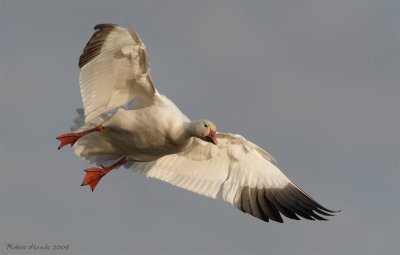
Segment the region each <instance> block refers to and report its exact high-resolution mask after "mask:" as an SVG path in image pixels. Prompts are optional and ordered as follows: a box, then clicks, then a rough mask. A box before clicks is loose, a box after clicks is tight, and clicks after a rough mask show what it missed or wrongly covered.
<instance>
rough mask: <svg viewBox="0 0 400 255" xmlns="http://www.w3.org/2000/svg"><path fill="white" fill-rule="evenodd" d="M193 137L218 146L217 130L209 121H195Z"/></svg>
mask: <svg viewBox="0 0 400 255" xmlns="http://www.w3.org/2000/svg"><path fill="white" fill-rule="evenodd" d="M194 124H195V136H196V137H198V138H200V139H201V140H203V141H206V142H209V143H213V144H215V145H217V144H218V140H217V128H216V126H215V125H214V123H212V122H211V121H209V120H199V121H195V122H194Z"/></svg>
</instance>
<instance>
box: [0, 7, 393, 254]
mask: <svg viewBox="0 0 400 255" xmlns="http://www.w3.org/2000/svg"><path fill="white" fill-rule="evenodd" d="M108 22H111V23H117V24H121V25H133V26H134V27H135V28H136V30H137V31H138V32H139V33H140V35H141V37H142V39H143V41H144V42H145V44H146V46H147V49H148V51H149V57H150V62H151V65H152V77H153V79H154V81H155V84H156V86H157V87H158V89H159V91H160V92H161V93H163V94H166V95H167V96H168V97H169V98H171V99H172V100H174V101H175V102H176V104H177V105H178V106H179V107H180V108H181V109H182V110H183V111H184V112H185V113H186V114H187V115H188V116H189V117H190V118H192V119H200V118H207V119H210V120H212V121H213V122H215V123H216V124H217V126H218V129H219V130H221V131H223V130H225V131H231V132H235V133H240V134H242V135H244V136H245V137H247V138H248V139H250V140H252V141H253V142H255V143H257V144H258V145H260V146H261V147H263V148H265V149H266V150H268V151H269V152H271V153H272V154H273V155H274V156H276V157H277V159H278V162H279V166H280V168H281V169H282V170H283V171H284V172H285V173H286V174H287V175H288V176H289V177H290V178H291V179H292V180H294V181H295V182H296V183H297V184H298V185H300V186H301V187H302V188H303V189H304V190H305V191H306V192H308V193H309V194H311V195H312V196H313V197H314V198H315V199H317V200H318V201H319V202H321V203H322V204H323V205H325V206H327V207H328V208H331V209H342V210H343V211H342V212H341V213H339V215H338V216H337V217H334V218H331V219H330V221H328V222H311V221H306V220H303V221H300V222H297V221H290V220H287V221H286V223H285V224H279V223H265V222H262V221H260V220H258V219H256V218H253V217H251V216H249V215H246V214H243V213H241V212H240V211H238V210H236V209H234V208H232V207H231V206H229V205H228V204H225V203H223V202H221V201H215V200H211V199H208V198H205V197H202V196H199V195H196V194H193V193H190V192H186V191H183V190H180V189H178V188H175V187H172V186H170V185H168V184H165V183H162V182H160V181H157V180H152V179H148V178H145V177H143V176H140V175H139V174H135V173H132V172H130V171H128V170H126V169H119V170H117V171H113V172H112V173H111V174H109V175H108V176H107V177H105V178H104V179H103V180H102V181H101V183H100V184H99V186H98V187H97V189H96V190H95V192H93V193H92V192H90V191H89V189H88V188H87V187H80V183H81V180H82V178H83V175H84V173H83V170H84V169H86V168H88V167H90V165H89V164H88V163H86V162H84V161H83V160H80V159H79V158H78V157H76V156H75V155H74V154H73V152H72V151H71V150H70V148H66V149H63V150H62V151H57V149H56V148H57V146H58V143H57V141H56V139H55V137H56V136H57V135H59V134H62V133H65V132H68V131H69V127H70V126H71V124H72V119H73V118H74V117H75V108H77V107H81V105H82V103H81V99H80V94H79V87H78V72H79V69H78V66H77V60H78V57H79V55H80V53H81V51H82V48H83V46H84V44H85V43H86V42H87V40H88V39H89V37H90V36H91V34H92V33H93V26H94V25H96V24H98V23H108ZM0 26H1V30H0V46H1V47H0V61H1V62H0V72H1V73H0V74H1V77H0V78H1V79H0V89H1V90H0V162H1V166H0V169H1V180H0V184H1V185H0V192H1V193H0V194H1V195H0V199H1V200H0V202H1V204H0V220H1V221H0V223H1V225H0V227H1V230H0V253H1V254H20V253H21V254H28V252H24V251H10V250H7V249H6V247H5V244H6V243H14V244H21V245H25V244H30V243H32V242H34V243H37V244H45V243H47V244H50V245H51V244H69V247H70V248H69V250H68V251H66V252H65V254H332V255H333V254H363V255H365V254H396V253H397V254H398V253H400V246H399V242H398V241H399V240H400V220H399V218H398V215H400V208H399V206H400V201H399V193H400V190H399V189H400V188H399V179H400V178H399V169H400V164H399V155H400V149H399V145H400V133H399V130H400V125H399V110H400V105H399V97H400V94H399V86H400V77H399V75H400V74H399V73H400V72H399V70H400V31H399V27H400V5H399V2H398V1H294V0H293V1H265V2H263V1H244V0H243V1H215V2H214V1H204V2H201V1H192V2H188V1H161V0H159V1H140V2H137V1H111V0H110V1H92V0H87V1H50V0H49V1H18V0H12V1H11V0H10V1H4V0H1V2H0ZM47 253H48V254H50V253H54V254H64V253H63V252H47ZM32 254H40V252H33V253H32Z"/></svg>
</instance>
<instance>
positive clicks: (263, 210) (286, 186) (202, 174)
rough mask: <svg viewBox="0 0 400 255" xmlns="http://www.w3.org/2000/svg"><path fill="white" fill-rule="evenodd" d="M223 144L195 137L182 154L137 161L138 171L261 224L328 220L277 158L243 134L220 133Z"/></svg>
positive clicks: (327, 213) (326, 212)
mask: <svg viewBox="0 0 400 255" xmlns="http://www.w3.org/2000/svg"><path fill="white" fill-rule="evenodd" d="M217 137H218V146H215V145H213V144H210V143H206V142H203V141H201V140H199V139H197V138H192V139H193V141H192V144H191V145H190V146H189V147H188V148H187V150H185V151H184V152H182V153H179V154H174V155H168V156H165V157H162V158H160V159H158V160H156V161H153V162H137V163H134V164H133V165H132V169H133V171H135V172H139V173H142V174H144V175H145V176H148V177H153V178H157V179H160V180H163V181H165V182H168V183H170V184H173V185H175V186H178V187H180V188H183V189H186V190H190V191H193V192H196V193H199V194H201V195H205V196H208V197H212V198H220V197H221V198H222V199H223V200H225V201H226V202H228V203H230V204H231V205H233V206H234V207H236V208H238V209H240V210H241V211H243V212H245V213H248V214H251V215H253V216H255V217H257V218H259V219H261V220H264V221H269V220H270V219H271V220H274V221H277V222H283V220H282V217H281V214H283V215H285V216H286V217H288V218H291V219H296V220H299V219H300V218H299V217H298V216H300V217H303V218H306V219H309V220H314V219H317V220H325V218H323V217H321V216H320V215H319V214H321V215H325V216H331V215H332V214H330V213H332V212H334V211H331V210H328V209H326V208H325V207H323V206H321V205H320V204H319V203H318V202H316V201H315V200H314V199H312V198H311V197H310V196H309V195H307V194H306V193H305V192H304V191H302V190H301V189H300V188H299V187H297V186H296V185H295V184H294V183H293V182H291V181H290V180H289V179H288V178H287V177H286V176H285V175H284V174H283V173H282V172H281V171H280V170H279V169H278V168H277V167H276V166H275V164H273V162H274V159H273V158H272V156H271V155H270V154H269V153H267V152H265V151H264V150H262V149H261V148H260V147H258V146H257V145H255V144H253V143H251V142H250V141H248V140H246V139H245V138H244V137H242V136H240V135H234V134H227V133H218V136H217Z"/></svg>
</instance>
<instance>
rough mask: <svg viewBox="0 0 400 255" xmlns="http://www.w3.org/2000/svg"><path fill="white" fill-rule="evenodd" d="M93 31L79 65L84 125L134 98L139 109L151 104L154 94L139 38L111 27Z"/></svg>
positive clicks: (101, 26)
mask: <svg viewBox="0 0 400 255" xmlns="http://www.w3.org/2000/svg"><path fill="white" fill-rule="evenodd" d="M95 29H98V31H96V32H95V33H94V34H93V36H92V38H91V39H90V40H89V42H88V43H87V45H86V47H85V49H84V51H83V53H82V55H81V57H80V61H79V66H80V67H81V71H80V75H79V83H80V88H81V96H82V101H83V106H84V110H85V122H89V121H91V120H93V119H95V118H96V117H97V116H98V115H100V114H102V113H104V112H107V111H108V110H110V109H113V108H115V107H118V106H121V105H124V104H126V103H127V102H129V101H130V100H132V99H134V98H135V97H138V98H139V99H140V101H141V104H142V105H148V104H152V103H153V102H152V99H153V96H154V94H156V93H157V92H156V89H155V88H154V85H153V82H152V80H151V77H150V69H149V65H148V62H147V55H146V47H145V45H144V44H143V42H142V41H141V40H140V38H139V36H138V34H137V33H135V32H133V31H129V30H127V29H125V28H123V27H119V26H117V25H112V24H101V25H97V26H96V27H95Z"/></svg>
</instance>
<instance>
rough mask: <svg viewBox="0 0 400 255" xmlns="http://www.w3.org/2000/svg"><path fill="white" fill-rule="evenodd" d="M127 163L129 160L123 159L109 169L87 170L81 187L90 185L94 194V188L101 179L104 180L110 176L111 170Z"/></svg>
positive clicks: (94, 168) (95, 168) (102, 167)
mask: <svg viewBox="0 0 400 255" xmlns="http://www.w3.org/2000/svg"><path fill="white" fill-rule="evenodd" d="M127 162H128V160H127V159H126V158H125V157H123V158H122V159H120V160H119V161H118V162H116V163H114V164H113V165H111V166H109V167H104V166H101V168H97V167H93V168H89V169H86V170H85V172H86V175H85V177H84V178H83V181H82V184H81V186H86V185H90V189H91V190H92V192H93V191H94V188H96V185H97V184H98V183H99V181H100V180H101V178H103V176H104V175H106V174H108V173H109V172H110V171H111V170H113V169H115V168H117V167H119V166H121V165H123V164H125V163H127Z"/></svg>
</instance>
